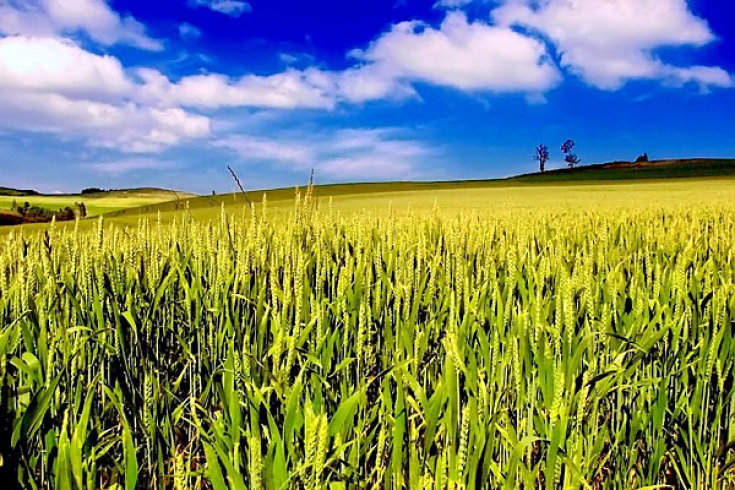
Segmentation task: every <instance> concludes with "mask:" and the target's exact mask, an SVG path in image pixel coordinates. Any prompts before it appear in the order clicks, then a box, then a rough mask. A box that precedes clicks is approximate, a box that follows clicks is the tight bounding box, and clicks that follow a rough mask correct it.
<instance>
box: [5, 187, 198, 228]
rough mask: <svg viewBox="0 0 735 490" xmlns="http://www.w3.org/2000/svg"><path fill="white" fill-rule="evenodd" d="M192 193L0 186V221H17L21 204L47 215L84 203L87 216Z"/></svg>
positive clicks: (175, 198) (188, 196)
mask: <svg viewBox="0 0 735 490" xmlns="http://www.w3.org/2000/svg"><path fill="white" fill-rule="evenodd" d="M192 197H194V195H193V194H190V193H188V192H178V191H173V190H167V189H158V188H154V187H141V188H136V189H117V190H104V191H103V190H99V191H98V192H89V191H87V192H85V193H83V194H81V193H80V194H40V193H38V192H36V191H32V190H20V189H11V188H7V187H4V188H2V190H0V211H1V212H2V216H0V224H8V223H11V224H12V223H14V222H15V221H17V220H18V217H17V214H18V211H19V208H22V207H25V209H29V208H37V209H36V211H38V213H37V214H42V215H44V216H48V215H49V214H50V213H57V212H60V211H62V210H64V209H66V208H72V209H79V206H78V204H79V203H81V204H83V205H84V209H85V211H86V216H96V215H99V214H104V213H109V212H113V211H119V210H121V209H126V208H133V207H139V206H146V205H152V204H158V203H163V202H166V201H177V200H179V199H190V198H192ZM26 203H27V204H26ZM34 212H35V211H34ZM67 214H68V213H67ZM49 219H50V218H49ZM57 219H58V218H57Z"/></svg>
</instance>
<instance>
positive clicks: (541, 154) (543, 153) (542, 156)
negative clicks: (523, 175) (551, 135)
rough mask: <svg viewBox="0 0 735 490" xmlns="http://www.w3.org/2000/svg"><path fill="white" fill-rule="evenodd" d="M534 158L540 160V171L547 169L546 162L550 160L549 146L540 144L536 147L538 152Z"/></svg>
mask: <svg viewBox="0 0 735 490" xmlns="http://www.w3.org/2000/svg"><path fill="white" fill-rule="evenodd" d="M533 159H534V160H536V161H537V162H538V167H539V171H541V173H543V172H544V170H546V162H548V161H549V147H548V146H546V145H538V146H537V147H536V153H535V154H534V155H533Z"/></svg>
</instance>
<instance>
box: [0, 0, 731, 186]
mask: <svg viewBox="0 0 735 490" xmlns="http://www.w3.org/2000/svg"><path fill="white" fill-rule="evenodd" d="M733 14H735V7H734V6H731V5H730V2H724V1H722V2H720V1H717V2H715V1H705V0H690V1H688V2H687V1H686V0H585V1H583V2H582V1H579V0H495V1H491V0H474V1H473V0H438V1H437V0H429V1H416V0H377V1H375V0H374V1H369V2H368V1H361V0H355V1H351V2H335V1H320V0H317V1H312V2H303V1H290V0H288V1H281V0H267V1H266V0H252V1H248V2H245V1H242V0H180V1H173V0H165V1H164V0H159V1H155V2H151V1H148V2H138V1H133V0H124V1H123V0H118V1H110V2H105V1H104V0H6V1H5V2H3V3H0V171H1V173H0V175H1V176H2V177H0V185H7V186H18V187H33V188H37V189H39V190H42V191H47V192H55V191H74V190H78V189H80V188H83V187H87V186H102V187H129V186H144V185H155V186H162V187H175V188H180V189H185V190H191V191H195V192H202V193H205V192H210V191H211V190H217V191H226V190H232V188H233V183H232V182H231V179H230V177H229V175H228V173H227V170H226V165H228V164H229V165H231V166H232V167H233V168H235V169H236V171H237V172H238V174H239V175H240V177H241V179H242V180H243V181H244V183H245V185H246V186H247V187H248V188H267V187H274V186H287V185H294V184H299V183H303V182H305V181H306V179H307V178H308V174H309V170H310V169H311V168H314V169H315V171H316V177H317V181H319V182H339V181H367V180H394V179H460V178H488V177H502V176H507V175H512V174H516V173H520V172H528V171H533V170H534V169H535V164H534V162H533V160H532V159H531V155H532V152H533V148H534V147H535V146H536V145H537V144H539V143H545V144H547V145H548V146H549V147H550V148H551V150H552V161H551V162H550V164H549V166H550V167H559V166H562V162H561V156H560V153H559V151H558V147H559V145H560V144H561V142H562V141H564V140H565V139H567V138H572V139H573V140H575V141H576V142H577V147H576V151H577V153H578V154H579V156H580V157H581V158H582V160H583V162H584V163H597V162H604V161H611V160H625V159H632V158H634V157H635V156H636V155H637V154H639V153H641V152H644V151H646V152H648V153H649V155H650V156H651V157H652V158H670V157H671V158H674V157H694V156H710V157H733V156H735V138H734V137H733V132H734V131H733V130H734V129H735V123H733V115H734V114H735V76H734V75H733V74H735V26H733V25H732V22H729V19H732V16H733Z"/></svg>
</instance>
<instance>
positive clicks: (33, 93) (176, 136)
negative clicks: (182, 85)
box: [0, 37, 210, 152]
mask: <svg viewBox="0 0 735 490" xmlns="http://www.w3.org/2000/svg"><path fill="white" fill-rule="evenodd" d="M138 89H139V86H137V85H136V84H135V83H134V82H133V81H131V80H130V79H129V78H128V76H127V75H126V73H125V71H124V69H123V67H122V65H121V63H120V62H119V60H117V59H116V58H114V57H111V56H100V55H96V54H93V53H90V52H88V51H85V50H83V49H81V48H80V47H78V46H77V45H75V44H73V43H72V42H70V41H64V40H59V39H54V38H28V37H6V38H0V126H1V127H5V128H12V129H22V130H27V131H43V132H50V133H56V134H59V135H60V136H62V137H65V138H70V137H71V138H74V137H81V138H83V139H85V140H86V141H87V142H88V144H90V145H92V146H99V147H110V148H117V149H120V150H123V151H128V152H148V151H159V150H162V149H163V148H165V147H167V146H171V145H176V144H179V143H180V142H182V141H184V140H187V139H192V138H201V137H204V136H207V135H208V134H209V132H210V121H209V118H207V117H204V116H200V115H197V114H192V113H188V112H186V111H184V110H183V109H181V108H178V107H157V106H155V105H143V104H140V103H137V102H134V101H133V100H132V99H134V98H135V94H136V91H137V90H138Z"/></svg>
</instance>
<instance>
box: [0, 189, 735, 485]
mask: <svg viewBox="0 0 735 490" xmlns="http://www.w3.org/2000/svg"><path fill="white" fill-rule="evenodd" d="M0 240H1V242H0V243H1V244H0V325H2V333H1V334H0V387H1V389H0V397H1V398H0V421H2V425H0V455H1V458H2V466H0V478H2V481H3V482H5V483H6V484H7V485H9V487H10V488H12V487H13V486H17V487H20V488H39V489H41V488H55V489H97V488H120V489H122V488H125V489H127V490H132V489H134V488H154V489H163V488H173V489H176V490H180V489H188V488H192V489H214V490H224V489H229V488H232V489H238V490H244V489H252V490H259V489H269V490H270V489H291V488H293V489H297V488H308V489H352V488H385V489H401V488H410V489H422V488H425V489H445V488H458V489H481V488H483V489H484V488H493V489H494V488H508V489H512V488H529V489H531V488H544V489H553V488H586V489H603V488H616V489H623V488H667V486H670V488H733V486H734V485H735V470H734V469H733V462H734V461H735V456H734V455H733V446H734V444H733V442H732V441H734V440H735V403H734V402H735V400H734V398H733V397H734V393H733V387H734V383H733V381H734V378H733V361H735V343H734V342H733V335H734V333H735V332H734V331H733V325H735V324H734V323H733V320H734V318H733V308H735V296H734V295H733V291H734V290H735V289H734V288H735V264H733V250H734V249H735V214H733V208H732V207H731V206H729V205H727V204H723V203H716V204H712V205H707V206H692V207H690V208H688V209H687V208H683V207H681V208H674V207H671V206H668V207H656V206H646V207H643V208H642V209H625V210H620V209H618V210H592V211H589V210H562V211H559V210H555V209H554V208H551V207H547V208H541V209H533V210H518V209H512V210H506V211H502V212H493V211H492V210H481V211H476V212H471V211H456V210H455V211H450V212H447V211H444V210H442V209H440V208H439V207H436V208H434V209H424V210H420V211H416V212H412V211H408V212H402V213H394V212H393V211H392V210H391V209H387V210H385V211H384V212H381V213H380V214H378V215H375V214H371V213H356V214H350V215H349V216H344V215H342V214H341V213H340V212H339V211H338V210H335V209H333V207H332V206H330V204H329V202H327V201H326V200H321V201H320V202H318V203H317V202H316V200H315V199H314V198H313V196H312V195H311V191H310V190H307V192H306V193H305V195H303V196H301V195H297V198H296V202H295V205H294V206H293V209H292V211H291V212H290V213H288V214H287V215H284V214H283V213H279V214H278V217H277V218H273V217H271V216H270V215H269V211H268V205H267V203H266V202H264V203H263V204H262V205H259V206H258V208H257V209H256V208H255V207H247V206H245V207H242V208H241V210H239V211H236V212H233V211H229V210H224V209H223V210H222V211H221V212H220V214H219V216H216V217H214V218H212V219H208V220H196V219H193V218H192V216H191V215H190V213H188V212H182V213H180V214H179V215H177V216H175V217H174V218H173V219H171V220H169V221H165V222H164V221H161V220H159V219H156V218H155V217H151V218H150V219H141V220H140V221H138V223H137V225H134V226H128V227H125V226H116V225H114V224H113V225H110V224H107V225H105V224H104V221H103V219H100V220H99V221H98V222H97V224H96V225H95V226H94V227H89V226H88V227H84V229H79V227H77V228H76V229H75V228H73V227H63V228H62V227H57V226H55V225H54V226H51V227H50V228H48V229H47V230H45V231H34V232H27V231H24V230H13V231H12V232H11V233H7V234H6V235H4V236H2V237H0ZM11 482H12V483H11Z"/></svg>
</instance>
